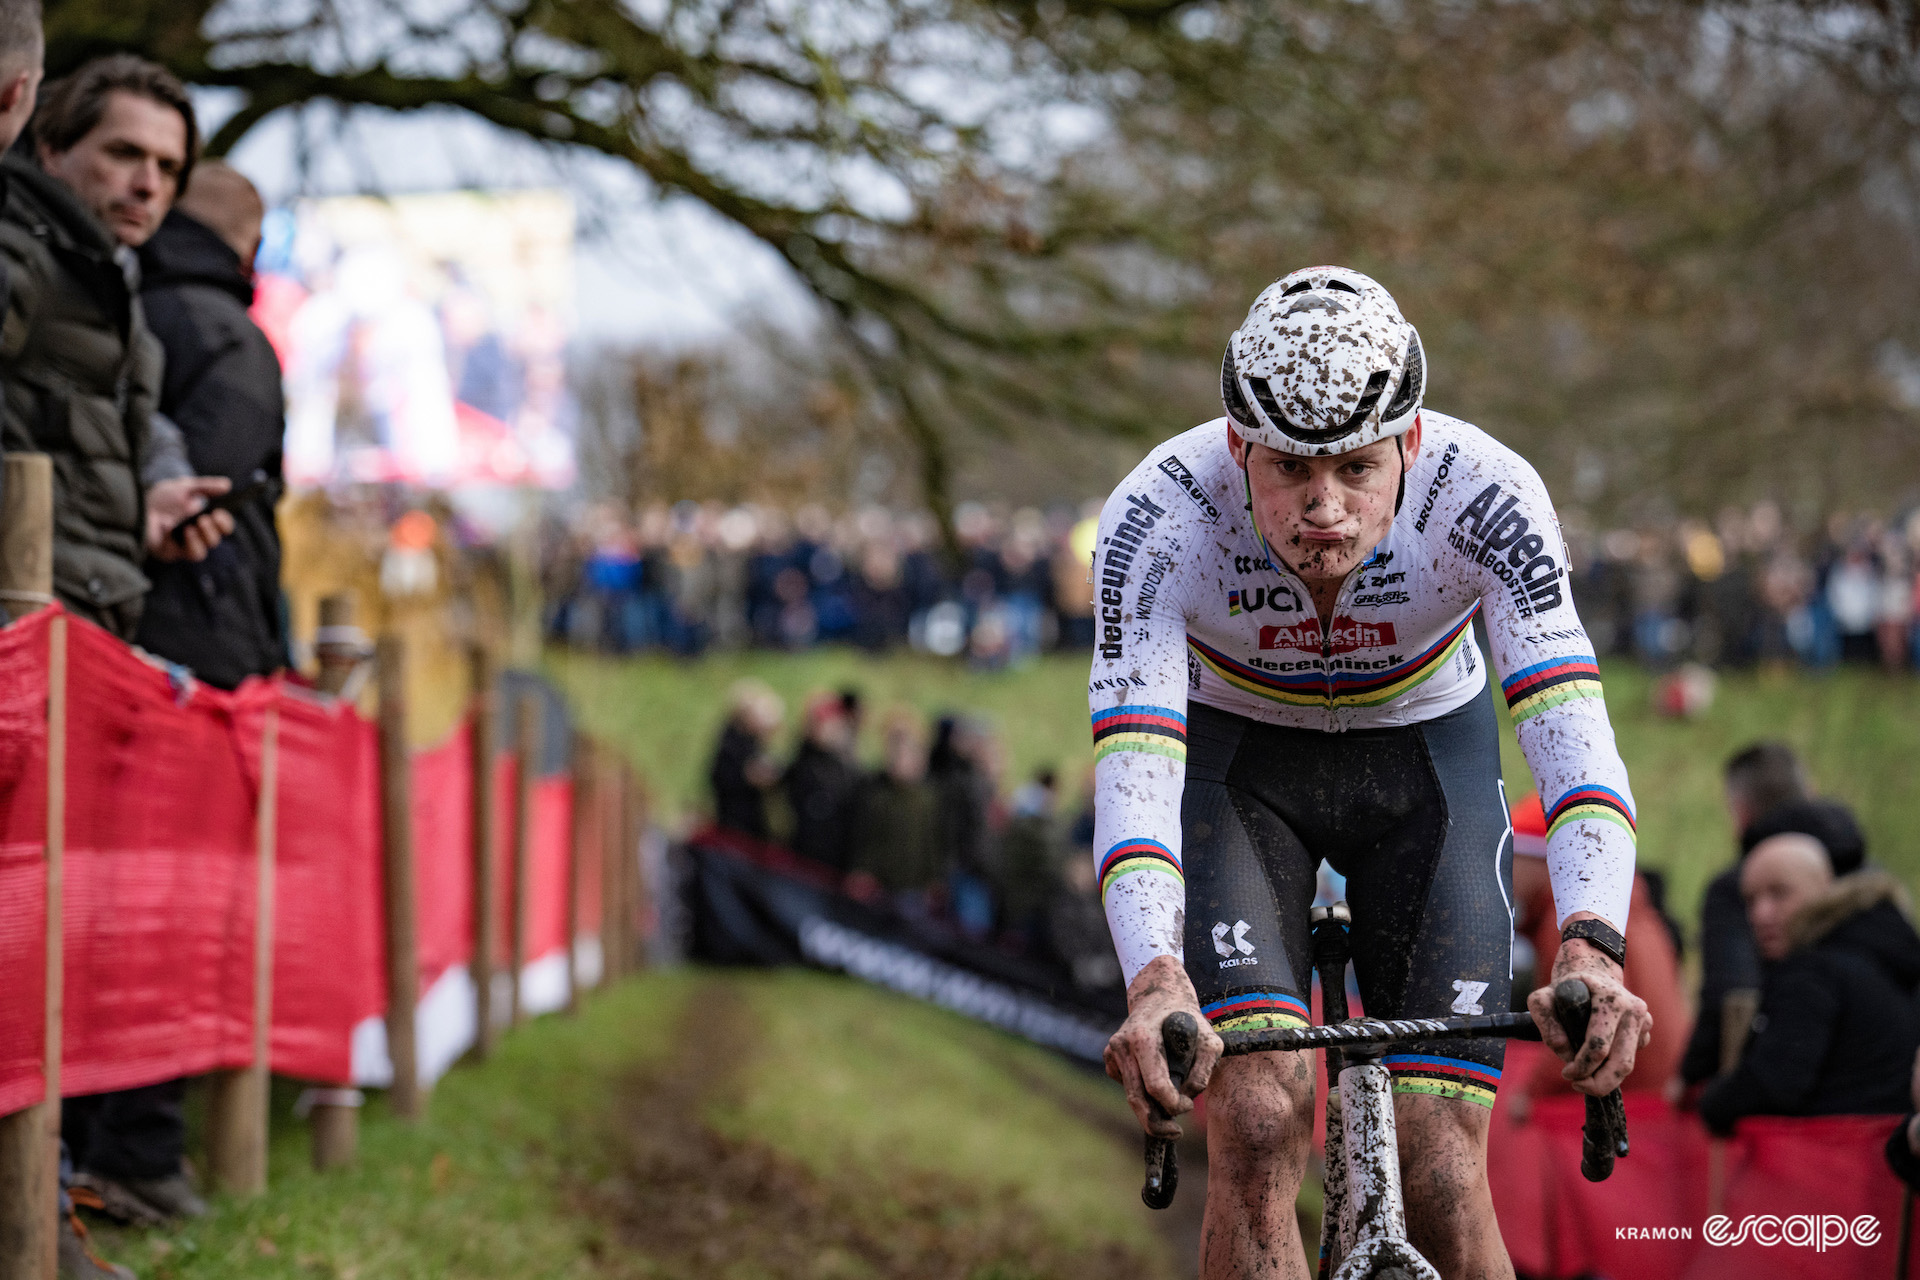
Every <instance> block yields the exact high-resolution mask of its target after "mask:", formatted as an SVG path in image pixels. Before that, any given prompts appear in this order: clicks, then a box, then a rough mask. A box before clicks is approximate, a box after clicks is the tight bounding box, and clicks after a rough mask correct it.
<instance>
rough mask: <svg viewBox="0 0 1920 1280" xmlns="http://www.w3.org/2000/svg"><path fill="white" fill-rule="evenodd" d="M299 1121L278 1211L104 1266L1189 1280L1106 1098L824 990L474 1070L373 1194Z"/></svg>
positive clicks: (990, 1047) (788, 993)
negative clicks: (1180, 1276)
mask: <svg viewBox="0 0 1920 1280" xmlns="http://www.w3.org/2000/svg"><path fill="white" fill-rule="evenodd" d="M695 1031H697V1032H698V1034H697V1035H696V1034H692V1033H693V1032H695ZM798 1063H805V1064H806V1069H805V1070H804V1071H802V1070H797V1069H796V1064H798ZM290 1101H291V1095H286V1096H281V1097H277V1098H276V1106H275V1111H274V1125H275V1133H274V1141H273V1151H272V1160H271V1190H270V1191H269V1192H268V1194H267V1195H265V1196H264V1197H261V1198H260V1199H257V1200H254V1201H250V1202H238V1201H232V1200H227V1199H216V1200H215V1203H214V1209H215V1212H214V1214H213V1216H212V1217H210V1218H208V1219H206V1220H204V1221H202V1222H198V1223H194V1224H190V1225H188V1226H185V1227H182V1228H179V1229H177V1230H167V1231H149V1232H131V1231H128V1232H121V1231H109V1230H105V1229H97V1230H96V1240H97V1242H98V1243H99V1245H100V1247H101V1251H102V1252H103V1254H104V1255H105V1256H107V1257H109V1258H112V1259H114V1260H115V1261H119V1262H123V1263H126V1264H128V1265H130V1266H132V1267H133V1268H134V1270H135V1271H136V1273H137V1274H139V1275H140V1276H141V1277H142V1278H143V1280H237V1278H238V1277H243V1276H244V1277H263V1278H269V1280H271V1278H278V1277H286V1278H288V1280H293V1278H296V1277H297V1278H299V1280H388V1278H399V1277H404V1278H407V1280H416V1278H417V1280H442V1278H445V1280H478V1278H480V1277H498V1278H500V1280H549V1278H551V1280H559V1278H561V1277H589V1276H592V1277H602V1276H604V1277H619V1278H626V1277H650V1276H661V1277H668V1276H671V1277H680V1276H686V1277H694V1276H698V1277H701V1278H702V1280H707V1278H715V1280H729V1278H737V1280H749V1278H755V1280H757V1278H759V1277H795V1278H796V1280H798V1278H800V1277H806V1278H807V1280H837V1278H839V1277H847V1278H848V1280H852V1278H853V1277H892V1276H903V1277H904V1276H935V1277H946V1276H950V1277H953V1278H954V1280H969V1278H975V1277H977V1278H978V1280H992V1278H999V1280H1020V1278H1023V1277H1039V1276H1061V1277H1065V1278H1069V1280H1079V1278H1080V1277H1086V1280H1096V1278H1097V1280H1121V1278H1122V1277H1140V1278H1142V1280H1164V1278H1165V1277H1167V1276H1169V1275H1171V1274H1173V1272H1172V1271H1171V1266H1172V1263H1171V1254H1170V1252H1169V1249H1168V1247H1167V1245H1166V1243H1165V1242H1164V1241H1163V1240H1162V1239H1161V1237H1160V1236H1159V1235H1157V1234H1156V1232H1155V1230H1154V1226H1153V1223H1152V1221H1151V1217H1150V1215H1149V1212H1148V1211H1147V1210H1146V1209H1145V1208H1143V1207H1142V1206H1141V1204H1140V1202H1139V1178H1140V1169H1139V1162H1140V1153H1139V1146H1138V1138H1137V1133H1136V1134H1134V1135H1131V1136H1130V1135H1129V1134H1128V1127H1129V1126H1130V1125H1131V1124H1132V1118H1131V1116H1130V1115H1129V1114H1128V1112H1127V1110H1126V1107H1125V1105H1124V1103H1122V1102H1121V1100H1120V1098H1119V1095H1118V1093H1117V1092H1116V1091H1114V1090H1113V1089H1111V1088H1110V1087H1109V1086H1108V1085H1107V1082H1106V1081H1104V1080H1103V1079H1100V1078H1098V1077H1096V1076H1092V1075H1090V1074H1089V1073H1087V1072H1085V1071H1083V1070H1081V1069H1078V1068H1075V1067H1072V1066H1068V1065H1067V1064H1065V1063H1063V1062H1062V1061H1060V1060H1059V1059H1058V1058H1056V1057H1054V1056H1053V1055H1051V1054H1048V1053H1045V1052H1043V1051H1041V1050H1038V1049H1035V1048H1033V1047H1032V1046H1029V1045H1026V1044H1024V1043H1020V1042H1016V1041H1013V1040H1010V1039H1008V1038H1007V1037H1004V1036H1002V1035H1000V1034H998V1033H996V1032H993V1031H989V1030H987V1029H985V1028H982V1027H980V1026H977V1025H975V1024H972V1023H969V1022H965V1021H963V1020H961V1019H959V1018H957V1017H955V1016H953V1015H950V1014H947V1013H944V1012H942V1011H939V1010H936V1009H933V1008H930V1007H928V1006H925V1005H920V1004H915V1003H913V1002H910V1001H907V1000H905V999H903V998H901V997H896V996H892V995H889V994H886V993H883V992H880V991H876V990H874V989H872V988H868V987H865V986H861V985H859V984H857V983H854V982H852V981H850V980H845V979H840V978H835V977H830V976H826V975H822V974H817V973H769V972H765V971H727V972H713V971H705V970H699V969H688V970H678V971H673V972H668V973H662V974H651V975H644V976H642V977H640V978H636V979H633V980H630V981H628V982H627V983H625V984H623V985H622V986H621V987H620V988H619V989H617V990H616V991H613V992H610V993H607V994H605V995H602V996H599V997H596V998H593V999H591V1000H590V1001H589V1002H588V1003H587V1007H586V1009H585V1011H584V1013H583V1014H582V1016H580V1017H579V1018H577V1019H571V1018H567V1017H563V1016H554V1017H548V1018H544V1019H540V1020H537V1021H535V1022H534V1023H532V1024H530V1025H529V1026H528V1027H526V1028H525V1029H523V1030H521V1031H518V1032H516V1033H514V1034H513V1035H511V1036H509V1037H507V1038H506V1039H505V1041H504V1042H503V1044H502V1046H501V1048H500V1049H499V1051H498V1052H497V1053H496V1055H495V1057H494V1058H493V1059H492V1060H491V1061H489V1062H487V1063H485V1064H481V1065H463V1066H461V1067H459V1068H457V1069H455V1070H454V1071H453V1072H452V1073H451V1074H450V1075H449V1076H447V1077H446V1078H445V1079H444V1080H442V1081H441V1083H440V1085H439V1086H438V1088H437V1089H436V1090H435V1092H434V1094H433V1097H432V1099H431V1102H430V1105H429V1109H428V1115H427V1117H426V1118H425V1119H424V1120H423V1121H421V1122H420V1123H418V1124H414V1125H405V1124H401V1123H399V1122H398V1121H396V1120H395V1119H394V1118H393V1117H392V1116H390V1115H389V1114H387V1112H386V1111H385V1109H384V1107H383V1106H382V1105H381V1102H380V1100H379V1099H378V1098H376V1099H375V1100H374V1101H373V1102H372V1103H371V1105H370V1106H369V1107H368V1109H367V1111H366V1113H365V1116H364V1120H363V1124H362V1132H361V1155H360V1159H359V1161H358V1163H357V1164H356V1165H355V1166H353V1167H351V1168H348V1169H343V1170H336V1171H333V1172H330V1173H326V1174H316V1173H314V1172H313V1171H312V1170H311V1169H310V1168H309V1167H308V1165H307V1163H306V1141H307V1138H306V1131H305V1127H304V1126H302V1125H299V1124H297V1123H295V1122H293V1121H292V1120H291V1119H289V1118H288V1115H287V1106H286V1105H285V1104H286V1103H288V1102H290Z"/></svg>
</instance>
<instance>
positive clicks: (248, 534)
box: [137, 160, 286, 689]
mask: <svg viewBox="0 0 1920 1280" xmlns="http://www.w3.org/2000/svg"><path fill="white" fill-rule="evenodd" d="M265 212H266V210H265V207H264V206H263V205H262V204H261V202H260V195H259V193H258V192H257V191H255V190H254V187H253V184H252V183H251V182H248V181H247V180H246V178H244V177H242V176H241V175H240V174H239V172H238V171H236V170H234V169H233V168H231V167H229V166H228V165H225V164H223V163H221V162H220V161H218V160H211V161H203V162H201V163H200V164H198V165H196V166H195V167H194V170H193V176H192V177H191V178H190V179H189V181H188V183H187V188H186V190H185V191H184V192H183V193H182V194H181V196H180V200H179V202H178V203H177V204H176V205H175V206H174V209H173V211H172V212H171V213H169V214H168V215H167V218H166V221H165V222H163V223H161V224H160V230H159V232H158V233H156V234H155V235H154V237H153V238H152V239H151V240H149V241H147V242H146V244H144V245H142V246H141V248H140V270H141V294H140V300H141V302H142V303H143V304H144V306H145V308H146V313H147V325H148V327H149V328H150V329H152V331H153V334H154V336H155V337H157V338H158V339H159V340H160V345H161V347H162V348H163V349H164V350H165V351H166V357H167V360H166V373H165V376H164V378H163V380H162V382H161V384H160V404H159V408H160V412H161V413H163V414H164V415H166V417H167V418H168V419H170V420H171V421H172V422H173V423H174V424H175V425H176V426H177V427H178V428H179V430H180V434H181V436H182V437H183V439H184V443H185V446H186V456H187V461H188V463H189V464H190V465H191V467H192V470H193V471H195V472H197V473H198V474H200V475H207V476H224V477H226V478H227V479H228V480H230V481H232V483H233V484H234V486H235V487H236V489H241V490H245V489H246V488H247V486H248V485H249V483H250V482H251V481H253V480H255V479H256V478H259V479H263V480H264V481H265V487H264V489H262V490H257V491H255V492H256V496H254V497H253V498H252V499H251V500H249V501H245V502H242V503H239V504H237V505H236V506H235V507H234V510H233V519H234V530H233V533H232V534H231V535H230V536H229V537H228V538H227V539H226V541H224V542H222V543H221V544H220V545H219V546H218V547H216V548H214V549H213V551H212V553H211V554H209V555H208V556H207V558H206V559H204V560H200V561H185V560H173V561H153V562H150V563H149V564H148V565H147V570H146V572H147V576H148V577H149V578H150V579H152V581H153V589H152V590H151V591H149V592H148V593H147V605H146V610H145V612H144V613H143V614H142V616H141V619H140V629H139V632H138V633H137V639H138V642H139V643H140V644H141V645H142V646H143V647H145V648H147V649H149V650H151V651H153V652H154V653H157V654H159V655H160V656H161V657H163V658H167V659H169V660H171V661H174V662H178V663H180V664H182V665H183V666H187V667H191V668H192V669H193V672H194V674H195V675H197V676H198V677H200V679H202V680H205V681H206V682H207V683H208V684H211V685H215V686H217V687H219V688H222V689H231V688H233V687H234V686H235V685H237V684H239V683H240V682H241V681H242V680H244V679H245V678H246V677H248V676H250V675H266V674H269V673H270V672H273V671H275V670H277V669H279V668H280V667H282V666H285V665H286V637H285V634H284V632H283V629H282V626H281V610H280V536H279V533H278V531H277V530H276V529H275V527H274V520H273V502H274V498H275V496H276V495H277V493H278V489H279V480H280V445H281V437H282V435H283V433H284V429H285V421H286V408H285V402H284V400H283V399H282V394H281V382H280V361H279V358H278V357H277V356H276V355H275V354H274V351H273V345H272V344H271V343H270V342H268V341H267V336H266V334H264V333H262V332H261V331H260V329H259V327H258V326H257V325H255V324H254V323H253V321H252V319H251V318H250V317H249V316H248V314H247V308H248V307H249V306H251V305H252V303H253V255H254V251H255V250H256V249H258V247H259V245H260V223H261V219H262V217H263V216H264V214H265Z"/></svg>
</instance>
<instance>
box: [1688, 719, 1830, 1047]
mask: <svg viewBox="0 0 1920 1280" xmlns="http://www.w3.org/2000/svg"><path fill="white" fill-rule="evenodd" d="M1725 777H1726V782H1725V796H1726V801H1727V814H1728V816H1729V817H1731V818H1732V819H1733V830H1734V838H1735V841H1736V843H1737V844H1738V846H1739V849H1740V850H1741V851H1743V852H1744V851H1745V850H1747V849H1750V848H1752V847H1753V846H1752V845H1750V844H1746V843H1745V842H1744V838H1745V836H1746V833H1747V829H1748V828H1749V827H1751V826H1752V825H1753V824H1754V823H1755V822H1757V821H1759V819H1760V818H1762V817H1763V816H1765V815H1766V814H1768V813H1770V812H1772V811H1773V810H1775V809H1778V808H1780V807H1781V806H1783V805H1787V804H1792V803H1794V802H1795V801H1800V800H1805V799H1807V798H1808V796H1809V791H1808V786H1807V774H1806V767H1805V766H1804V765H1802V764H1801V763H1800V757H1799V755H1798V754H1797V753H1796V752H1795V751H1794V749H1793V748H1792V747H1790V746H1788V745H1787V744H1786V743H1784V742H1756V743H1754V744H1753V745H1751V746H1749V747H1745V748H1743V749H1742V750H1740V751H1738V752H1736V753H1735V754H1734V755H1733V757H1732V758H1731V759H1729V760H1728V761H1727V765H1726V774H1725ZM1759 987H1760V956H1759V953H1758V952H1756V951H1755V950H1754V947H1753V933H1752V931H1751V930H1750V929H1749V928H1748V927H1747V909H1746V903H1745V902H1744V901H1743V900H1742V899H1741V897H1740V864H1739V862H1738V860H1736V861H1735V862H1734V864H1733V865H1732V866H1731V867H1729V868H1727V869H1726V870H1725V871H1723V872H1721V873H1720V874H1719V875H1717V876H1715V877H1714V878H1713V879H1712V880H1711V881H1709V882H1708V884H1707V890H1706V894H1705V897H1704V899H1703V900H1702V902H1701V906H1700V1000H1699V1006H1698V1010H1697V1012H1696V1014H1695V1018H1694V1024H1693V1035H1692V1038H1691V1039H1690V1041H1689V1043H1688V1045H1687V1053H1686V1058H1685V1061H1684V1065H1683V1067H1682V1074H1683V1076H1684V1077H1685V1079H1686V1082H1687V1083H1688V1084H1698V1083H1699V1082H1700V1081H1702V1080H1706V1079H1708V1078H1710V1077H1711V1076H1713V1075H1714V1074H1716V1073H1717V1072H1718V1071H1719V1070H1720V1018H1721V1012H1720V1011H1721V1006H1722V1005H1723V1003H1724V1002H1725V1001H1726V997H1727V992H1729V991H1755V990H1758V989H1759Z"/></svg>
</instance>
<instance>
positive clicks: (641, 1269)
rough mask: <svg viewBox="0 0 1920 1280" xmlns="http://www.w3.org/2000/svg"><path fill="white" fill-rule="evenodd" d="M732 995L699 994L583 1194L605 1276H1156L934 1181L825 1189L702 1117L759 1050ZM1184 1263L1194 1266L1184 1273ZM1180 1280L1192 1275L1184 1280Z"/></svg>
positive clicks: (1070, 1279) (865, 1176)
mask: <svg viewBox="0 0 1920 1280" xmlns="http://www.w3.org/2000/svg"><path fill="white" fill-rule="evenodd" d="M729 1007H730V1001H729V1000H728V998H727V997H726V994H725V993H724V992H723V991H721V990H719V989H718V988H714V989H712V990H701V991H696V992H695V993H694V994H693V998H692V999H691V1000H689V1001H688V1005H687V1008H688V1010H689V1012H688V1014H687V1015H686V1019H685V1021H684V1023H683V1027H682V1032H681V1034H680V1035H679V1037H678V1041H679V1043H680V1044H682V1045H684V1046H685V1049H684V1051H683V1052H681V1053H680V1054H679V1056H678V1057H677V1058H675V1059H674V1060H672V1061H669V1062H666V1063H663V1064H661V1065H660V1066H659V1067H657V1068H655V1069H653V1070H650V1071H648V1072H646V1073H645V1074H643V1075H638V1076H636V1077H635V1078H634V1079H632V1080H631V1081H630V1082H629V1083H628V1085H627V1087H626V1088H625V1089H623V1091H622V1094H621V1100H620V1104H619V1111H618V1114H617V1116H616V1117H615V1120H616V1124H615V1126H614V1131H613V1132H612V1133H611V1134H610V1135H608V1136H609V1140H610V1141H612V1142H613V1143H614V1144H615V1150H614V1152H613V1153H612V1154H613V1160H612V1162H611V1170H610V1176H608V1177H605V1178H603V1179H602V1180H601V1181H599V1182H598V1183H596V1184H595V1185H592V1186H590V1187H585V1188H582V1189H581V1194H582V1197H583V1198H584V1199H585V1200H586V1202H587V1204H586V1207H587V1208H588V1209H589V1211H590V1212H592V1213H593V1214H594V1216H595V1217H597V1218H599V1219H600V1220H601V1221H602V1222H604V1223H606V1224H607V1227H608V1233H609V1240H608V1244H607V1246H606V1247H605V1248H603V1249H602V1250H601V1255H602V1256H601V1259H600V1260H601V1262H602V1265H603V1268H604V1271H605V1273H606V1274H611V1275H650V1276H662V1277H679V1276H688V1277H692V1276H699V1277H701V1278H702V1280H711V1278H714V1277H727V1276H741V1277H748V1276H751V1277H763V1276H764V1277H779V1278H781V1280H785V1278H787V1277H792V1278H794V1280H802V1278H804V1280H837V1278H838V1277H856V1276H858V1277H896V1276H897V1277H903V1278H904V1277H914V1278H915V1280H949V1278H950V1280H970V1278H984V1277H1004V1278H1006V1280H1014V1278H1015V1277H1028V1276H1033V1277H1039V1276H1049V1277H1052V1276H1058V1277H1062V1278H1063V1280H1080V1278H1081V1277H1085V1280H1129V1278H1131V1277H1141V1278H1142V1280H1145V1278H1146V1277H1156V1278H1157V1277H1161V1276H1163V1275H1164V1271H1163V1270H1162V1269H1161V1267H1159V1266H1158V1265H1157V1264H1156V1263H1155V1262H1153V1261H1150V1260H1147V1259H1142V1258H1140V1257H1137V1256H1135V1255H1134V1254H1132V1253H1131V1252H1129V1251H1127V1250H1125V1249H1122V1248H1119V1247H1117V1246H1106V1247H1102V1248H1098V1249H1094V1250H1077V1251H1076V1250H1068V1249H1065V1248H1063V1247H1062V1246H1061V1245H1060V1244H1059V1243H1058V1242H1057V1241H1056V1240H1054V1239H1053V1238H1052V1237H1051V1233H1050V1232H1049V1231H1048V1230H1047V1228H1046V1226H1045V1224H1044V1223H1043V1222H1042V1221H1040V1220H1039V1219H1038V1218H1037V1217H1036V1216H1035V1215H1034V1214H1033V1213H1032V1212H1031V1210H1029V1209H1027V1208H1026V1206H1024V1205H1022V1204H1020V1203H1019V1202H1018V1201H1017V1200H1016V1199H1014V1198H1012V1197H1011V1196H1005V1197H991V1196H985V1195H982V1194H981V1192H980V1191H979V1190H977V1189H975V1188H971V1187H966V1186H963V1185H960V1184H958V1183H954V1182H951V1181H948V1180H946V1179H942V1178H939V1177H937V1176H929V1175H921V1174H907V1175H890V1176H887V1177H886V1178H885V1179H884V1181H882V1180H881V1179H880V1178H879V1176H877V1175H875V1174H873V1173H870V1172H852V1171H850V1172H848V1173H847V1174H846V1175H844V1176H840V1177H835V1178H834V1179H832V1180H827V1179H823V1178H821V1177H818V1176H816V1175H815V1174H813V1173H812V1172H810V1171H809V1170H807V1169H805V1168H803V1167H802V1166H800V1165H799V1164H798V1163H797V1162H795V1161H793V1160H791V1159H789V1158H788V1157H786V1156H784V1155H782V1154H780V1153H778V1152H776V1151H774V1150H772V1149H771V1148H769V1147H767V1146H764V1145H762V1144H759V1143H755V1142H750V1141H747V1142H742V1141H736V1140H733V1139H729V1138H725V1137H722V1136H721V1135H719V1134H716V1133H714V1132H713V1131H712V1130H711V1129H709V1128H708V1127H707V1126H706V1125H705V1124H704V1123H702V1121H701V1119H700V1117H701V1114H702V1113H703V1111H705V1110H706V1108H707V1107H708V1106H709V1105H710V1104H711V1103H712V1102H713V1101H714V1100H715V1099H717V1098H723V1097H725V1096H726V1095H727V1092H728V1091H729V1090H730V1089H732V1088H733V1087H734V1085H733V1080H732V1075H733V1072H734V1070H735V1069H736V1068H737V1065H738V1064H739V1063H740V1062H741V1061H742V1060H743V1057H744V1055H745V1053H746V1052H748V1051H749V1050H750V1047H751V1045H752V1037H751V1034H750V1031H751V1028H750V1027H749V1026H747V1025H746V1022H745V1019H744V1017H743V1016H742V1015H741V1014H739V1013H737V1012H735V1013H732V1014H728V1013H724V1012H716V1011H724V1010H728V1009H729ZM1181 1262H1182V1263H1183V1264H1184V1263H1185V1262H1186V1259H1185V1258H1182V1259H1181ZM1182 1269H1183V1270H1184V1266H1183V1268H1182Z"/></svg>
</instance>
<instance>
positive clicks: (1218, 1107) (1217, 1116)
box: [1207, 1053, 1314, 1160]
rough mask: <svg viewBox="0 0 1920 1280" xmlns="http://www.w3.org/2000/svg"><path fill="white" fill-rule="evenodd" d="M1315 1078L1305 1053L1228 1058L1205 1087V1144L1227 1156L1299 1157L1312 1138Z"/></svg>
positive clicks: (1260, 1054)
mask: <svg viewBox="0 0 1920 1280" xmlns="http://www.w3.org/2000/svg"><path fill="white" fill-rule="evenodd" d="M1313 1097H1314V1078H1313V1070H1312V1066H1311V1061H1310V1059H1309V1058H1308V1056H1307V1055H1305V1054H1295V1053H1258V1054H1250V1055H1248V1056H1246V1057H1243V1058H1229V1059H1227V1060H1226V1061H1224V1062H1222V1063H1221V1064H1220V1066H1219V1068H1218V1069H1217V1070H1215V1072H1214V1076H1213V1081H1212V1083H1211V1084H1209V1085H1208V1086H1207V1142H1208V1145H1209V1147H1210V1148H1214V1149H1217V1150H1218V1151H1219V1152H1220V1154H1221V1155H1223V1156H1227V1157H1229V1158H1239V1159H1254V1160H1267V1159H1272V1158H1275V1157H1280V1156H1290V1155H1301V1156H1304V1154H1305V1151H1306V1148H1307V1146H1308V1144H1309V1143H1310V1141H1311V1140H1312V1137H1313Z"/></svg>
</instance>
